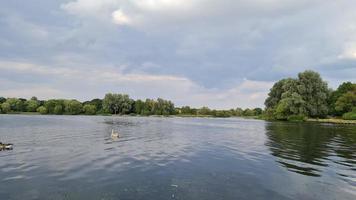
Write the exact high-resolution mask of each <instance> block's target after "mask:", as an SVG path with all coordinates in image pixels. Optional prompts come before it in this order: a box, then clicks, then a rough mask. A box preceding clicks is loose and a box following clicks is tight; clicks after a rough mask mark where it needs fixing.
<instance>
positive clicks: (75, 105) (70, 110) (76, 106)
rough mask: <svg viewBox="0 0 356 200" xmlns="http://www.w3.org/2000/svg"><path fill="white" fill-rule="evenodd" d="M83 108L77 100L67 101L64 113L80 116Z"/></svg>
mask: <svg viewBox="0 0 356 200" xmlns="http://www.w3.org/2000/svg"><path fill="white" fill-rule="evenodd" d="M82 109H83V106H82V103H80V102H79V101H77V100H65V101H64V112H65V114H69V115H78V114H80V113H81V112H82Z"/></svg>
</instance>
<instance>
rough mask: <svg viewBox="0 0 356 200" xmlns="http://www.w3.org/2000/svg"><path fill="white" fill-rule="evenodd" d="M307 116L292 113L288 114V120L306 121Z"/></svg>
mask: <svg viewBox="0 0 356 200" xmlns="http://www.w3.org/2000/svg"><path fill="white" fill-rule="evenodd" d="M305 119H306V117H305V116H304V115H291V116H288V118H287V120H288V121H294V122H299V121H305Z"/></svg>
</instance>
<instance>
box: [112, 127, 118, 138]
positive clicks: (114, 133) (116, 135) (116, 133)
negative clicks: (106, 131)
mask: <svg viewBox="0 0 356 200" xmlns="http://www.w3.org/2000/svg"><path fill="white" fill-rule="evenodd" d="M111 138H119V133H118V132H114V129H111Z"/></svg>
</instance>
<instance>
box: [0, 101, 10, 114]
mask: <svg viewBox="0 0 356 200" xmlns="http://www.w3.org/2000/svg"><path fill="white" fill-rule="evenodd" d="M1 110H2V112H3V113H8V112H10V111H11V106H10V104H9V103H7V102H5V103H3V104H2V105H1Z"/></svg>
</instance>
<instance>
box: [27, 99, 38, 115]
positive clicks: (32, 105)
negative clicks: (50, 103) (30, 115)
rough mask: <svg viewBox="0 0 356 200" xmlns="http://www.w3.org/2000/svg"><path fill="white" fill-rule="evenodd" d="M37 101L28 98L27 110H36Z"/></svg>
mask: <svg viewBox="0 0 356 200" xmlns="http://www.w3.org/2000/svg"><path fill="white" fill-rule="evenodd" d="M39 105H40V104H39V102H38V101H37V100H33V99H31V100H29V101H28V102H27V109H26V110H27V111H28V112H36V110H37V108H38V107H39Z"/></svg>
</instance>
